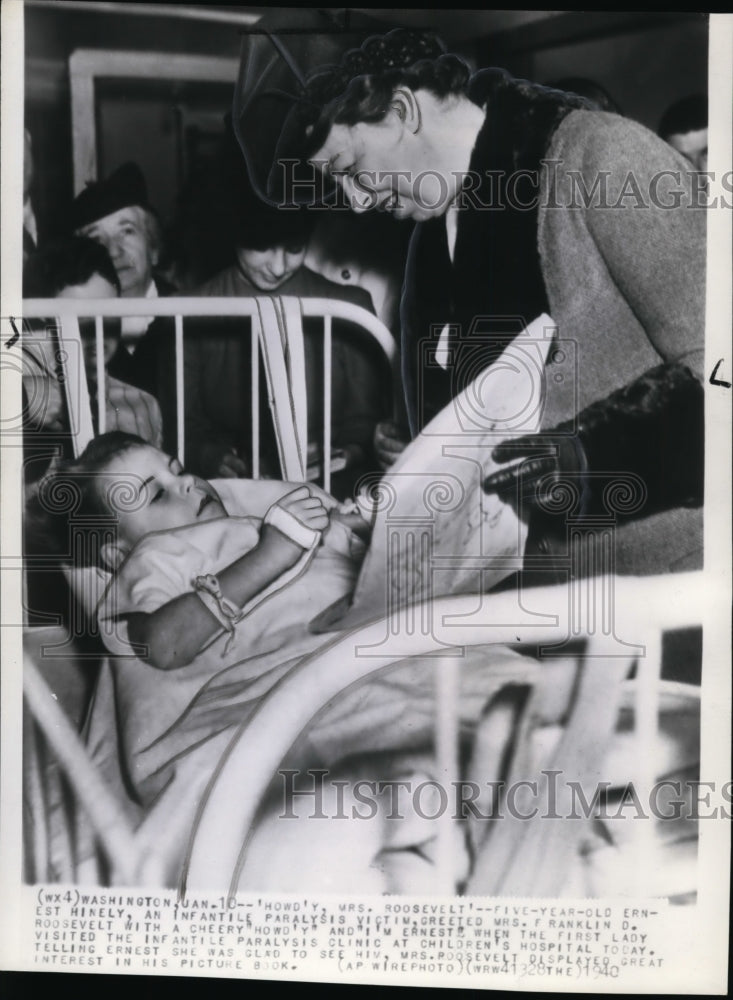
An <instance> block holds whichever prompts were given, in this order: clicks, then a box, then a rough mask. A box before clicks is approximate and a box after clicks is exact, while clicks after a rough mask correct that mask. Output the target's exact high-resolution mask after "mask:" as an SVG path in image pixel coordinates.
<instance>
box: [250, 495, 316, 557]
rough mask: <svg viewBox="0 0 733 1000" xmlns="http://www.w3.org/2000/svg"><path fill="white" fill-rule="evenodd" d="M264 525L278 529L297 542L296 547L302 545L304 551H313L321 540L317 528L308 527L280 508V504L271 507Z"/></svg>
mask: <svg viewBox="0 0 733 1000" xmlns="http://www.w3.org/2000/svg"><path fill="white" fill-rule="evenodd" d="M264 523H265V524H271V525H272V527H273V528H277V530H278V531H281V532H282V533H283V535H285V537H286V538H289V539H290V540H291V541H292V542H295V544H296V545H300V547H301V548H302V549H306V550H308V549H313V548H315V547H316V545H318V543H319V541H320V540H321V532H320V531H318V530H317V529H316V528H309V527H307V525H305V524H303V523H302V522H301V521H299V520H298V518H297V517H296V516H295V515H294V514H291V513H290V511H287V510H285V508H284V507H280V505H279V504H273V506H272V507H270V509H269V510H268V512H267V513H266V514H265V519H264Z"/></svg>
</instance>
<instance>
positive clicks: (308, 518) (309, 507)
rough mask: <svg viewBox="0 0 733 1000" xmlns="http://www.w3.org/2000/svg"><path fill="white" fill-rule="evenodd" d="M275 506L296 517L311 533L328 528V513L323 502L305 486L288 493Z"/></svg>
mask: <svg viewBox="0 0 733 1000" xmlns="http://www.w3.org/2000/svg"><path fill="white" fill-rule="evenodd" d="M276 506H278V507H282V509H283V510H285V511H287V512H288V514H292V515H293V517H297V519H298V520H299V521H300V523H301V524H304V525H305V526H306V528H312V529H313V531H323V530H324V529H325V528H327V527H328V511H327V510H326V508H325V507H324V505H323V501H322V500H321V499H320V497H317V496H313V494H312V493H311V491H310V489H309V488H308V487H307V486H299V487H298V489H297V490H293V492H292V493H288V495H287V496H284V497H283V498H282V500H280V501H279V502H278V503H277V504H276Z"/></svg>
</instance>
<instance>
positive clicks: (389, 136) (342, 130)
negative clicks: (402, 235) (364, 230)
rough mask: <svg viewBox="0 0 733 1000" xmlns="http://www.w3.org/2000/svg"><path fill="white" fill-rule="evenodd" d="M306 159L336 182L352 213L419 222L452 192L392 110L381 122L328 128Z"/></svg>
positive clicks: (440, 208) (450, 181)
mask: <svg viewBox="0 0 733 1000" xmlns="http://www.w3.org/2000/svg"><path fill="white" fill-rule="evenodd" d="M310 160H311V163H313V164H314V165H315V166H316V167H317V168H318V169H319V170H323V171H324V172H326V173H328V174H329V175H330V176H332V177H333V178H335V179H336V180H337V181H338V183H339V184H340V185H341V187H342V189H343V192H344V195H345V196H346V199H347V201H348V202H349V204H350V206H351V208H352V210H353V211H354V212H359V213H360V212H366V211H369V210H370V209H373V208H376V209H379V210H380V211H382V212H389V213H390V214H391V215H393V216H394V217H395V218H396V219H411V220H413V221H414V222H423V221H425V220H426V219H431V218H434V217H435V216H438V215H442V214H443V213H444V212H445V211H446V209H447V208H448V206H449V204H450V203H451V201H452V200H453V198H454V197H455V193H456V183H455V179H454V178H450V177H449V178H446V177H445V176H444V175H443V174H441V173H440V171H438V170H433V169H431V168H430V155H429V150H428V149H426V148H425V145H424V142H423V136H422V133H421V132H420V131H419V130H418V131H417V132H414V131H412V130H411V129H409V128H407V127H406V126H405V124H404V122H403V121H402V119H401V118H400V117H399V115H398V114H396V113H395V112H394V111H389V112H388V113H387V115H386V117H385V118H384V119H383V120H382V121H381V122H371V123H367V122H359V123H357V124H356V125H332V126H331V130H330V132H329V133H328V136H327V137H326V141H325V142H324V143H323V145H322V146H321V148H320V149H319V150H318V151H317V152H316V153H314V154H313V156H311V158H310Z"/></svg>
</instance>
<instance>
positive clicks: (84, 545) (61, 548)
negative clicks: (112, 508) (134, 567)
mask: <svg viewBox="0 0 733 1000" xmlns="http://www.w3.org/2000/svg"><path fill="white" fill-rule="evenodd" d="M140 446H142V447H146V446H148V443H147V442H146V441H144V440H143V439H142V438H141V437H138V436H137V435H136V434H127V433H125V432H124V431H110V432H109V433H108V434H100V435H99V437H96V438H93V439H92V440H91V441H90V442H89V444H88V445H87V446H86V448H85V449H84V451H83V452H82V453H81V455H79V457H78V458H75V459H70V460H69V461H66V462H63V463H61V464H60V465H59V466H58V468H56V469H55V470H54V471H53V472H52V473H50V474H49V475H48V476H46V477H45V478H44V479H42V480H41V481H40V483H39V484H38V486H37V488H36V489H35V490H34V492H33V493H32V494H31V496H29V497H28V499H27V501H26V505H25V538H26V550H27V551H28V552H30V553H32V554H34V555H39V556H40V555H48V556H55V557H57V558H59V559H60V560H61V561H62V562H71V563H73V564H74V565H78V566H93V565H99V564H100V559H99V551H100V547H101V544H102V543H103V542H104V541H108V540H110V539H111V537H112V535H113V533H114V530H115V529H114V520H115V519H114V517H113V516H112V515H111V514H110V512H109V509H108V508H105V506H104V503H103V502H102V500H101V496H100V492H101V491H100V490H99V489H98V483H99V478H100V473H101V472H103V470H104V469H105V468H106V467H107V466H108V465H109V463H110V462H111V461H112V460H113V459H115V458H117V456H118V455H122V454H124V453H125V452H126V451H129V450H130V449H131V448H137V447H140ZM130 486H131V484H127V483H121V484H110V486H109V489H108V491H107V492H108V495H109V496H110V499H112V493H113V491H115V490H117V491H119V492H120V497H119V499H120V502H121V503H124V500H125V493H129V489H130ZM72 520H73V521H74V522H75V528H76V531H75V532H74V544H73V546H72V539H71V532H70V530H69V527H70V522H71V521H72Z"/></svg>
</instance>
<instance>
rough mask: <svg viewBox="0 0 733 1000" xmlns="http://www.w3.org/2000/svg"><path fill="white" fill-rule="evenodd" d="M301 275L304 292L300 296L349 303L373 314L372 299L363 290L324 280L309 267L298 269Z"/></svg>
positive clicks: (354, 286) (327, 279)
mask: <svg viewBox="0 0 733 1000" xmlns="http://www.w3.org/2000/svg"><path fill="white" fill-rule="evenodd" d="M300 271H301V273H302V275H303V282H302V283H303V286H304V290H303V291H302V292H300V293H299V294H301V295H310V296H313V297H314V298H316V297H317V298H324V299H341V300H342V301H344V302H350V303H351V304H352V305H355V306H361V308H362V309H367V310H368V311H369V312H374V304H373V303H372V297H371V295H370V294H369V292H368V291H367V290H366V289H365V288H360V287H358V286H356V285H341V284H339V283H338V282H336V281H331V280H330V278H325V277H324V276H323V275H322V274H319V273H318V272H317V271H312V270H311V269H310V268H309V267H305V266H304V267H302V268H301V269H300Z"/></svg>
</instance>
